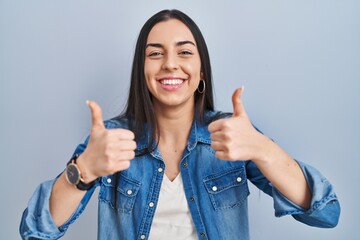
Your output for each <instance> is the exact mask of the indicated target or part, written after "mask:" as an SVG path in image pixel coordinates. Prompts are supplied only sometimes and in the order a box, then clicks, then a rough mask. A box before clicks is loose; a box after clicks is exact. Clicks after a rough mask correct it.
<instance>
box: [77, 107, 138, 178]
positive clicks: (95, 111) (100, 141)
mask: <svg viewBox="0 0 360 240" xmlns="http://www.w3.org/2000/svg"><path fill="white" fill-rule="evenodd" d="M87 105H88V106H89V108H90V110H91V118H92V126H91V132H90V140H89V143H88V145H87V147H86V149H85V151H84V152H83V154H81V155H80V156H79V158H78V160H77V165H78V166H79V169H80V171H81V175H82V178H83V180H84V182H85V183H89V182H91V181H93V180H95V179H97V178H98V177H102V176H107V175H111V174H114V173H116V172H118V171H121V170H124V169H127V168H129V167H130V160H132V159H134V157H135V151H134V150H135V149H136V142H135V141H134V138H135V135H134V133H133V132H132V131H130V130H127V129H121V128H117V129H106V128H105V126H104V121H103V117H102V111H101V108H100V106H99V105H98V104H97V103H96V102H93V101H87Z"/></svg>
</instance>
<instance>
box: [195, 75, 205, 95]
mask: <svg viewBox="0 0 360 240" xmlns="http://www.w3.org/2000/svg"><path fill="white" fill-rule="evenodd" d="M201 82H202V85H203V87H202V89H201V88H200V87H199V86H200V83H201ZM200 83H199V86H198V88H197V91H198V93H200V94H203V93H204V92H205V88H206V84H205V80H203V79H200ZM200 89H201V90H200Z"/></svg>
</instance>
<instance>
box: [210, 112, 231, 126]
mask: <svg viewBox="0 0 360 240" xmlns="http://www.w3.org/2000/svg"><path fill="white" fill-rule="evenodd" d="M231 116H232V113H229V112H222V111H206V112H204V123H205V124H207V125H208V124H210V123H211V122H213V121H216V120H218V119H222V118H229V117H231Z"/></svg>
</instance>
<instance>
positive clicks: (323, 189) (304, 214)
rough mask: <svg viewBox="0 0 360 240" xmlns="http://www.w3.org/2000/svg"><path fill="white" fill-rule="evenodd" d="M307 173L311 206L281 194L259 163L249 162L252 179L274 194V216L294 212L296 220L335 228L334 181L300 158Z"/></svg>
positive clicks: (338, 214)
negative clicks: (307, 207) (302, 204)
mask: <svg viewBox="0 0 360 240" xmlns="http://www.w3.org/2000/svg"><path fill="white" fill-rule="evenodd" d="M297 163H298V164H299V166H300V168H301V170H302V171H303V173H304V176H305V179H306V181H307V184H308V186H309V188H310V191H311V193H312V199H311V206H310V208H309V209H307V210H306V209H304V208H302V207H300V206H298V205H297V204H295V203H293V202H292V201H290V200H289V199H288V198H286V197H285V196H284V195H283V194H281V193H280V192H279V191H278V190H277V189H276V188H275V187H274V186H273V185H272V184H271V182H270V181H269V180H268V179H266V178H265V176H264V175H263V174H262V173H261V171H260V170H259V168H258V167H257V166H256V164H255V163H254V162H252V161H249V162H248V163H247V169H246V171H247V175H248V178H249V180H250V181H251V182H252V183H253V184H255V185H256V186H257V187H258V188H259V189H261V190H262V191H264V192H265V193H267V194H268V195H270V196H272V198H273V201H274V209H275V216H276V217H281V216H285V215H292V216H293V217H294V218H295V219H296V220H298V221H300V222H302V223H305V224H307V225H310V226H314V227H321V228H332V227H335V226H336V225H337V223H338V221H339V216H340V204H339V201H338V198H337V196H336V194H335V192H334V189H333V186H332V185H331V183H330V182H329V181H328V180H327V179H326V178H325V177H324V176H323V175H322V174H321V173H320V172H319V171H318V170H317V169H315V168H314V167H312V166H310V165H307V164H305V163H303V162H300V161H297Z"/></svg>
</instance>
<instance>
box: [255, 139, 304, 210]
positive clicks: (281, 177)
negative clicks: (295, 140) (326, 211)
mask: <svg viewBox="0 0 360 240" xmlns="http://www.w3.org/2000/svg"><path fill="white" fill-rule="evenodd" d="M253 161H254V162H255V163H256V165H257V166H258V168H259V169H260V171H261V172H262V173H263V174H264V176H265V177H266V178H267V179H268V180H269V181H270V182H271V183H272V184H273V186H274V187H275V188H276V189H277V190H278V191H279V192H281V193H282V194H283V195H284V196H286V197H287V198H288V199H289V200H291V201H292V202H294V203H295V204H297V205H299V206H301V207H303V208H304V209H308V208H309V207H310V204H311V192H310V189H309V187H308V185H307V182H306V179H305V176H304V174H303V172H302V170H301V169H300V167H299V165H298V164H297V162H296V161H295V160H294V159H292V158H291V157H290V156H289V155H288V154H287V153H286V152H285V151H284V150H282V149H281V148H280V147H279V146H278V145H277V144H276V143H274V142H273V141H271V140H270V139H269V138H267V137H266V136H264V139H263V144H262V150H261V154H260V155H259V156H258V158H257V159H254V160H253Z"/></svg>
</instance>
